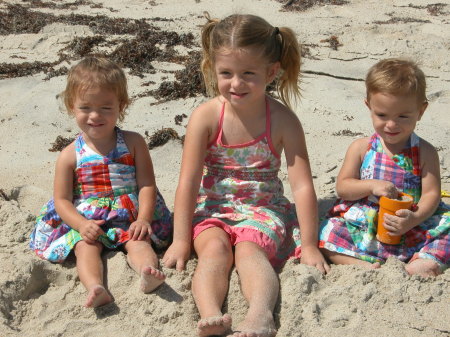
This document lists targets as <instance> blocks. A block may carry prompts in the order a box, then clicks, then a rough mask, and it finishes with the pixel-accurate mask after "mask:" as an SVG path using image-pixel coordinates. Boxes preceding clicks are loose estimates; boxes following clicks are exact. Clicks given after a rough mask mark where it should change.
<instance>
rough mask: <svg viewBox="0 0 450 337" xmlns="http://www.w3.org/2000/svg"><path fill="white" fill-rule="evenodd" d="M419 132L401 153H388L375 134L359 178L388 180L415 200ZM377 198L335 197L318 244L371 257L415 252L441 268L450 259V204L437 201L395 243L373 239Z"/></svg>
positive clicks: (414, 256) (418, 176)
mask: <svg viewBox="0 0 450 337" xmlns="http://www.w3.org/2000/svg"><path fill="white" fill-rule="evenodd" d="M419 147H420V138H419V137H418V136H417V135H416V134H415V133H413V134H412V135H411V137H410V139H409V142H408V145H407V146H406V148H405V149H403V150H402V151H401V152H400V153H399V154H396V155H394V156H393V157H392V158H391V157H389V156H388V155H387V154H386V153H385V152H384V150H383V146H382V144H381V141H380V136H379V135H378V134H374V135H373V136H372V137H371V139H370V141H369V145H368V150H367V152H366V154H365V156H364V160H363V163H362V165H361V168H360V177H361V179H379V180H386V181H391V182H392V183H393V184H394V185H395V186H396V187H397V189H398V190H400V191H402V192H405V193H407V194H409V195H411V196H413V198H414V202H415V203H417V202H419V200H420V196H421V191H422V181H421V169H420V159H419V153H420V151H419V150H420V148H419ZM378 208H379V206H378V203H377V202H376V201H375V200H369V199H368V198H364V199H361V200H357V201H352V202H350V201H345V200H338V201H337V203H336V204H335V205H334V206H333V208H332V209H331V210H330V212H329V215H328V217H327V218H326V219H325V220H324V221H323V222H322V224H321V231H320V243H319V246H320V247H322V248H326V249H328V250H330V251H334V252H338V253H341V254H345V255H349V256H352V257H356V258H358V259H361V260H365V261H369V262H371V263H374V262H377V261H378V262H381V263H384V262H385V261H386V259H387V258H388V257H389V256H395V257H397V258H398V259H400V260H401V261H404V262H407V261H412V260H414V259H417V258H428V259H432V260H434V261H436V262H437V263H438V264H439V266H440V267H441V269H445V268H447V267H448V265H449V264H450V206H449V205H446V204H444V203H443V202H441V203H440V204H439V206H438V208H437V210H436V211H435V213H434V214H433V215H432V216H431V217H430V218H429V219H427V220H426V221H424V222H423V223H421V224H419V225H418V226H416V227H414V228H413V229H411V230H409V231H408V232H406V233H405V235H403V236H402V241H401V243H400V244H399V245H390V244H385V243H381V242H379V241H378V240H377V239H376V224H377V214H378Z"/></svg>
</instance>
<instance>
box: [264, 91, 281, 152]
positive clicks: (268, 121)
mask: <svg viewBox="0 0 450 337" xmlns="http://www.w3.org/2000/svg"><path fill="white" fill-rule="evenodd" d="M270 117H271V114H270V106H269V100H268V99H267V97H266V132H265V133H266V140H267V144H268V145H269V148H270V151H272V153H273V155H274V156H275V157H277V158H278V159H279V158H281V156H280V154H279V153H278V152H277V150H276V149H275V146H273V143H272V132H271V129H272V123H271V118H270Z"/></svg>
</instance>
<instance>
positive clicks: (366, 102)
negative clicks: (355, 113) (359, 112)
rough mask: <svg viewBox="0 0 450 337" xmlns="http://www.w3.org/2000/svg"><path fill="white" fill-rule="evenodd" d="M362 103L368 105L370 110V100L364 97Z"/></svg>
mask: <svg viewBox="0 0 450 337" xmlns="http://www.w3.org/2000/svg"><path fill="white" fill-rule="evenodd" d="M364 104H365V105H366V107H368V108H369V110H370V102H369V101H368V100H367V98H365V99H364Z"/></svg>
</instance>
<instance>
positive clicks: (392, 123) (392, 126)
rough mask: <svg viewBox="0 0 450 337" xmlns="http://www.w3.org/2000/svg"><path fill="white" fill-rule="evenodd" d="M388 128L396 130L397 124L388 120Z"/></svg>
mask: <svg viewBox="0 0 450 337" xmlns="http://www.w3.org/2000/svg"><path fill="white" fill-rule="evenodd" d="M386 126H387V127H388V128H395V127H397V122H396V121H394V120H392V119H391V120H388V121H387V123H386Z"/></svg>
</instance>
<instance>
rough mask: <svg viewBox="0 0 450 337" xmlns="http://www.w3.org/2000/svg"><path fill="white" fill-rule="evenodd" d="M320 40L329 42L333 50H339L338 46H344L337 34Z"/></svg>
mask: <svg viewBox="0 0 450 337" xmlns="http://www.w3.org/2000/svg"><path fill="white" fill-rule="evenodd" d="M320 42H328V43H329V44H330V48H331V49H333V50H338V47H341V46H343V44H342V43H340V42H339V39H338V37H337V36H336V35H332V36H330V37H329V38H328V39H324V40H320Z"/></svg>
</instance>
